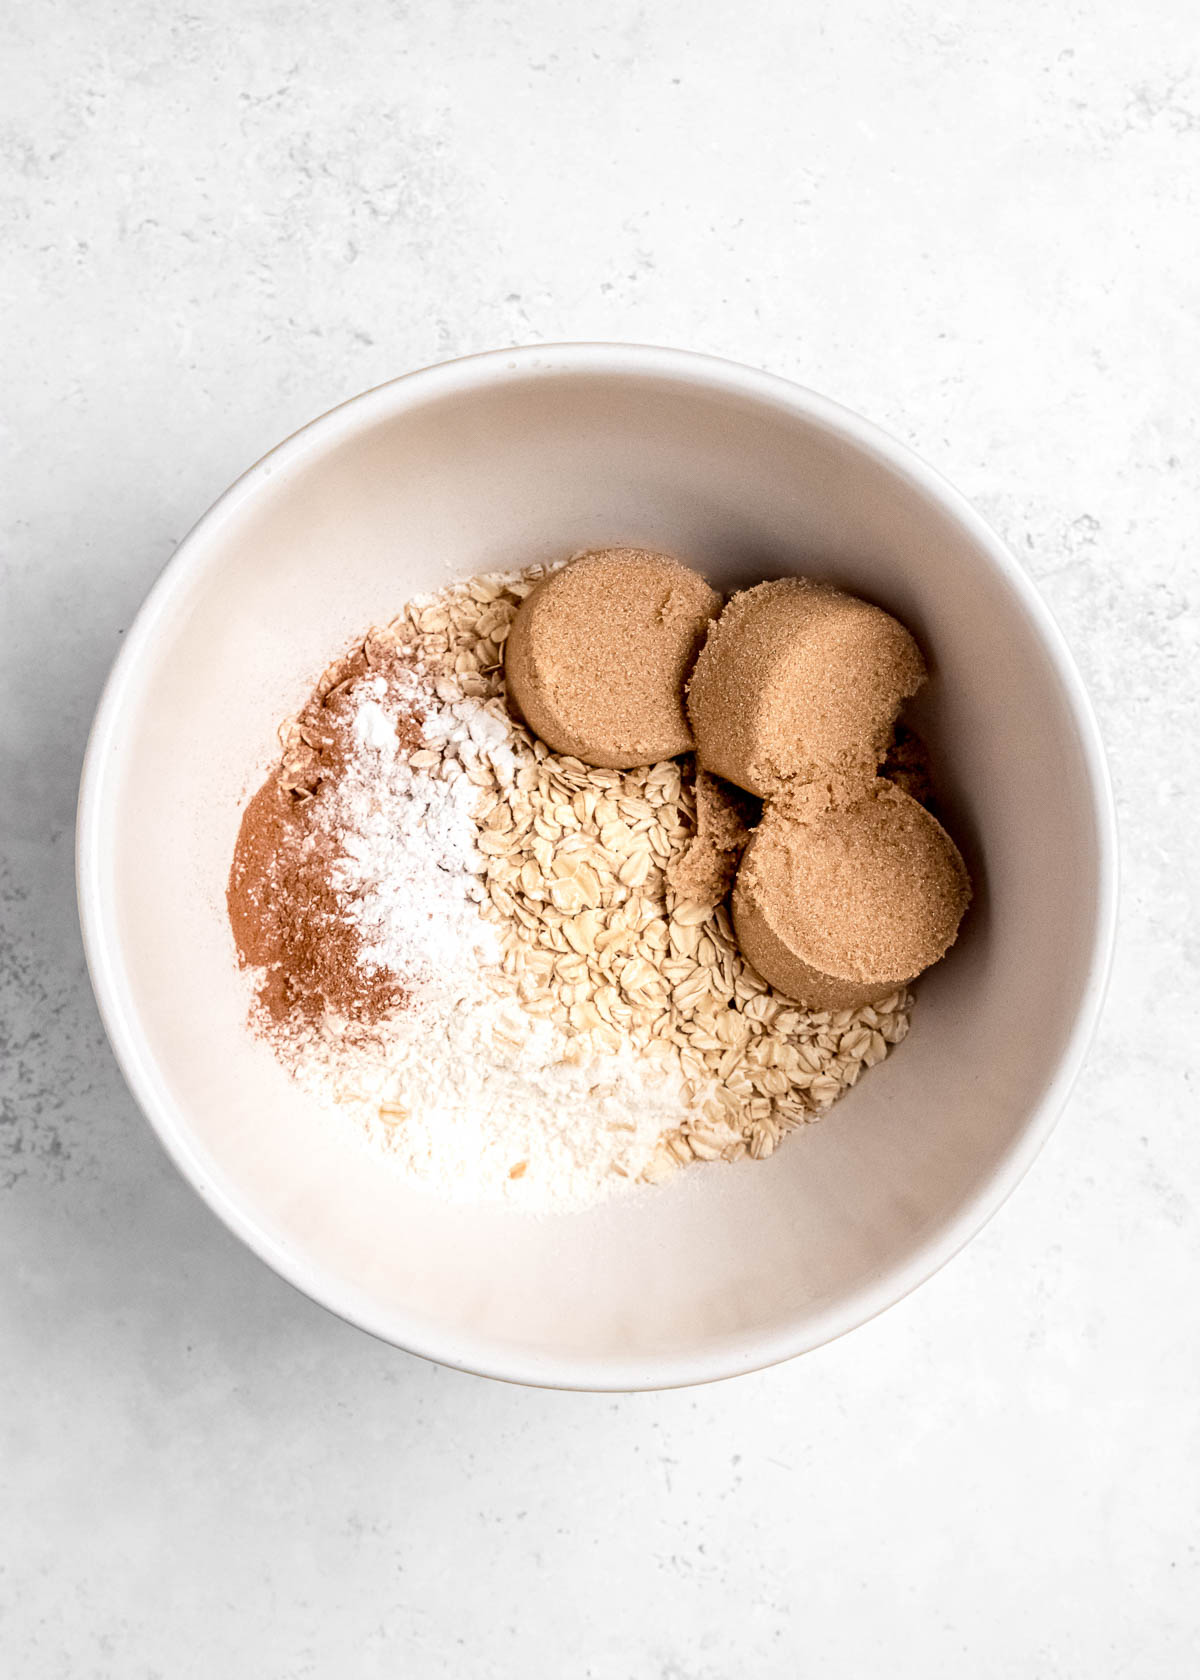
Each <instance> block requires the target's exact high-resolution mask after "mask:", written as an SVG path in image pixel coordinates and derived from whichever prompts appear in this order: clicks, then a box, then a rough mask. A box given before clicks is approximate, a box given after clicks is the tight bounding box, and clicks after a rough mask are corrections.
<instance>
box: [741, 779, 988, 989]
mask: <svg viewBox="0 0 1200 1680" xmlns="http://www.w3.org/2000/svg"><path fill="white" fill-rule="evenodd" d="M970 896H971V887H970V882H969V880H968V877H967V871H966V868H965V866H964V864H963V861H962V858H961V857H960V856H959V853H958V848H957V847H956V846H955V844H954V842H953V840H951V838H950V836H949V835H948V834H947V833H946V831H945V829H944V828H943V827H942V826H941V824H940V823H939V822H938V821H937V819H936V818H935V817H932V816H930V814H929V812H928V811H926V810H925V809H924V807H923V806H921V805H918V804H917V802H916V800H915V799H912V798H910V797H909V795H908V794H906V793H903V792H901V790H900V789H899V788H897V787H895V786H893V785H892V783H890V782H886V781H882V780H880V781H876V782H873V783H872V784H871V785H870V786H869V787H868V788H867V789H866V790H865V791H864V792H862V793H859V794H858V795H856V796H854V797H852V798H849V799H847V800H845V801H844V802H842V803H838V804H836V805H827V804H824V803H823V802H822V801H821V800H820V799H817V798H813V799H810V800H807V801H806V800H803V799H801V800H798V801H797V802H796V803H795V805H793V806H788V805H785V804H772V805H771V806H769V807H768V809H767V812H766V815H765V816H764V817H763V820H762V822H761V823H760V824H759V826H758V828H757V829H756V830H755V832H754V838H753V839H752V840H751V842H750V845H749V848H748V850H747V852H746V855H745V858H744V859H743V862H742V866H741V869H740V870H739V872H738V877H737V882H736V884H735V886H734V891H733V925H734V931H735V932H736V934H737V940H738V944H739V945H740V946H741V948H742V952H743V955H744V956H745V957H746V959H747V960H748V961H749V962H750V963H752V964H753V965H754V967H755V968H756V969H758V971H759V973H760V974H761V975H762V976H763V977H764V979H766V980H769V981H770V982H771V984H772V985H773V986H776V987H778V989H779V990H780V991H781V992H784V993H786V994H787V996H788V997H791V998H795V999H796V1001H797V1002H798V1003H802V1004H805V1005H806V1006H807V1007H808V1008H810V1009H830V1010H835V1009H856V1008H858V1007H859V1005H860V1004H864V1003H876V1002H878V1001H879V999H881V998H884V997H887V996H888V995H889V993H891V992H894V991H896V990H897V989H898V988H899V987H901V986H904V985H905V984H906V983H907V982H908V981H910V980H912V979H915V977H916V976H917V975H918V974H920V973H921V972H922V970H923V969H926V968H928V967H929V965H930V964H931V963H935V962H937V961H938V959H939V958H940V957H942V956H944V955H945V953H946V951H947V950H948V949H949V947H950V946H951V945H952V944H953V942H954V939H955V936H956V935H957V932H958V924H959V922H960V920H961V918H962V914H963V911H964V910H965V909H966V907H967V902H968V900H969V898H970Z"/></svg>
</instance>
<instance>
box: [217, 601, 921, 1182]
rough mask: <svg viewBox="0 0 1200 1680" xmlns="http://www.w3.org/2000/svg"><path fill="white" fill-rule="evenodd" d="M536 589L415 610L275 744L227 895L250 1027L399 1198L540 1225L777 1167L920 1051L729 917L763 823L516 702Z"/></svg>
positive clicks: (903, 999) (748, 809) (898, 1008)
mask: <svg viewBox="0 0 1200 1680" xmlns="http://www.w3.org/2000/svg"><path fill="white" fill-rule="evenodd" d="M546 571H547V568H533V569H529V570H526V571H525V572H522V573H520V574H515V575H512V574H510V575H505V576H501V575H492V576H487V577H481V578H474V579H471V580H470V581H469V582H466V583H462V584H457V585H454V586H452V587H450V588H448V589H446V590H443V591H441V592H440V593H438V594H437V595H434V596H427V597H422V598H419V599H417V600H414V601H413V602H411V603H410V604H409V606H408V607H407V608H406V609H405V612H404V614H403V615H402V616H401V617H400V618H398V619H397V620H396V621H395V622H394V623H393V624H391V625H389V626H387V627H386V628H383V629H377V630H372V631H371V632H370V634H369V635H368V636H367V638H366V640H365V641H364V643H363V644H362V645H361V646H360V647H359V648H356V649H355V650H354V651H353V652H352V653H351V654H350V655H349V656H348V657H347V658H345V659H343V660H341V661H339V662H337V663H336V664H335V665H334V666H332V667H330V669H329V670H328V671H327V672H326V673H325V675H324V676H323V677H322V679H321V681H320V682H319V683H318V685H317V688H316V691H315V693H314V695H313V698H312V700H311V701H310V702H309V704H308V705H307V706H306V707H305V708H304V710H303V711H302V712H301V713H300V714H299V716H298V717H297V718H295V719H292V720H290V721H289V722H288V724H287V725H285V727H284V729H283V731H282V732H281V734H282V739H283V748H284V751H283V757H282V762H281V764H280V766H279V767H278V769H277V770H276V771H275V772H273V773H272V775H271V776H270V777H269V778H268V780H267V782H266V783H265V784H264V786H263V787H262V788H261V789H260V790H259V792H258V793H257V794H256V795H255V797H254V799H253V800H252V801H251V803H250V805H249V807H248V808H247V811H246V813H245V816H244V819H243V823H242V829H241V833H240V836H239V841H238V846H237V852H236V855H235V858H234V864H233V869H232V872H231V875H230V882H229V907H230V917H231V923H232V926H233V930H234V934H235V938H236V941H237V946H238V951H239V956H240V959H241V962H242V964H243V966H244V967H245V968H246V970H247V973H248V975H249V978H250V980H251V982H252V984H253V985H254V987H255V999H254V1004H253V1009H252V1019H253V1023H254V1026H255V1029H256V1031H258V1032H259V1033H261V1034H262V1035H263V1036H264V1037H265V1038H266V1039H267V1040H269V1042H270V1043H271V1045H272V1046H273V1048H274V1049H275V1051H276V1053H277V1054H278V1055H279V1057H280V1058H281V1060H282V1061H283V1062H284V1063H285V1065H286V1066H287V1067H288V1068H289V1070H290V1071H291V1072H292V1073H293V1074H294V1076H295V1077H296V1078H297V1079H298V1080H299V1081H300V1082H301V1083H302V1084H304V1085H305V1086H306V1087H307V1088H309V1089H310V1090H311V1091H313V1092H314V1093H316V1094H317V1095H318V1096H320V1097H322V1098H323V1099H325V1100H326V1101H329V1102H331V1103H333V1104H336V1105H337V1106H338V1107H339V1108H340V1109H341V1110H342V1111H344V1113H345V1114H346V1115H347V1116H348V1117H350V1118H352V1119H353V1120H354V1121H356V1122H357V1123H358V1124H359V1126H360V1127H361V1128H362V1129H363V1131H364V1132H365V1133H366V1135H367V1136H368V1138H369V1139H370V1140H371V1142H372V1143H373V1144H374V1145H375V1146H376V1147H378V1148H379V1149H380V1150H381V1151H383V1152H386V1154H387V1155H388V1156H389V1157H390V1158H391V1159H392V1160H393V1162H394V1163H395V1165H396V1166H397V1167H398V1168H400V1169H402V1170H403V1171H404V1172H405V1173H406V1174H408V1175H410V1176H412V1177H413V1178H415V1179H417V1180H419V1181H421V1182H423V1183H424V1184H426V1185H427V1186H428V1187H429V1188H430V1189H432V1190H435V1191H436V1192H437V1193H439V1194H441V1195H447V1196H453V1197H457V1198H462V1199H469V1200H477V1199H495V1198H501V1197H503V1198H508V1199H514V1200H518V1201H520V1202H521V1203H522V1204H523V1205H525V1206H527V1207H529V1208H531V1209H538V1210H544V1209H557V1208H563V1207H570V1206H579V1205H583V1204H586V1203H589V1202H593V1201H596V1200H598V1199H600V1198H602V1197H603V1196H605V1195H607V1194H609V1193H611V1192H612V1190H614V1189H615V1188H619V1187H620V1186H621V1185H622V1183H625V1184H629V1183H632V1182H635V1181H644V1182H660V1181H662V1180H663V1179H665V1178H667V1177H669V1176H670V1175H671V1174H672V1173H674V1172H675V1171H677V1170H678V1169H679V1167H681V1166H683V1165H687V1164H689V1163H690V1162H693V1161H697V1160H699V1161H716V1160H724V1161H734V1160H737V1159H738V1158H739V1157H741V1156H744V1155H749V1156H751V1157H752V1158H755V1159H761V1158H763V1157H765V1156H768V1155H770V1154H771V1153H772V1152H773V1151H774V1149H775V1148H776V1146H777V1145H778V1143H779V1141H780V1139H781V1138H782V1137H783V1136H784V1134H785V1133H787V1132H788V1131H790V1130H792V1129H794V1128H795V1127H797V1126H800V1125H803V1124H804V1123H805V1122H807V1121H811V1120H814V1119H817V1118H819V1117H820V1115H821V1114H822V1113H823V1112H824V1111H825V1110H826V1109H827V1108H828V1107H829V1105H830V1104H831V1103H832V1102H833V1101H834V1100H835V1099H836V1098H837V1097H838V1096H840V1095H841V1094H842V1093H843V1092H844V1091H845V1090H846V1089H848V1088H849V1087H850V1086H852V1085H853V1084H854V1083H855V1081H856V1080H857V1079H858V1077H859V1075H860V1074H861V1072H862V1071H863V1069H864V1068H867V1067H871V1066H873V1065H874V1064H875V1063H877V1062H879V1061H881V1060H882V1059H883V1058H884V1056H886V1054H887V1052H888V1049H889V1047H890V1046H891V1045H893V1044H896V1043H898V1042H899V1041H900V1040H901V1039H902V1038H903V1037H904V1035H905V1033H906V1032H907V1029H908V1010H909V1004H910V999H909V996H908V994H907V993H906V992H905V991H903V990H898V991H897V992H896V993H895V994H894V995H892V996H890V997H887V998H883V999H881V1000H878V1001H876V1002H875V1003H874V1004H872V1005H867V1006H864V1007H861V1008H858V1009H855V1010H849V1009H847V1010H841V1011H836V1012H831V1011H813V1010H806V1009H803V1008H800V1007H799V1006H797V1005H796V1004H794V1003H792V1002H790V1001H788V1000H787V999H786V998H784V997H782V996H780V995H779V994H777V993H776V992H774V991H773V990H772V989H771V987H769V986H768V985H767V984H766V982H765V981H764V980H762V979H761V978H760V976H759V975H758V974H756V973H755V971H754V970H753V969H752V968H751V967H750V966H749V965H748V964H747V963H746V961H745V960H744V959H743V957H742V956H741V954H740V952H739V950H738V947H737V943H736V941H735V939H734V936H733V928H732V925H731V922H730V916H729V910H728V907H727V903H726V902H725V900H724V894H725V893H726V891H727V889H728V886H729V882H730V879H731V877H732V875H733V871H734V869H735V868H736V864H737V859H738V856H739V855H740V852H741V850H742V848H743V847H744V845H745V843H746V839H747V837H748V832H749V828H750V826H751V825H752V823H753V821H754V818H755V815H756V812H755V809H754V801H753V800H751V799H748V798H744V797H743V796H741V795H740V794H738V793H737V791H736V790H733V789H729V788H727V787H725V786H724V784H722V783H719V782H717V781H715V780H714V779H713V778H710V777H706V776H704V775H700V776H697V775H696V772H695V769H694V766H693V763H692V760H691V759H690V758H689V759H683V760H667V761H664V762H662V763H658V764H654V765H651V766H649V767H648V768H638V769H627V770H619V769H600V768H596V767H594V766H589V765H585V764H583V763H582V762H581V761H580V760H578V759H576V758H573V757H570V756H566V755H562V754H558V753H555V752H553V751H551V750H550V749H549V748H548V747H547V746H546V744H545V743H544V742H543V741H541V740H538V739H535V738H534V737H533V736H532V735H531V734H530V733H529V732H528V730H527V729H526V728H525V727H524V726H523V725H522V724H521V723H519V722H517V721H516V720H515V718H514V717H513V715H512V713H511V711H510V709H509V706H508V705H507V704H506V696H505V684H504V675H503V650H504V643H505V640H506V638H507V635H508V632H509V628H510V626H511V624H512V621H513V618H514V616H515V614H516V611H517V608H518V606H519V604H520V602H521V601H522V600H523V599H524V597H525V596H526V595H527V594H528V593H529V592H530V590H531V589H532V588H533V587H534V585H535V584H536V583H537V582H538V581H539V580H540V579H542V578H543V577H544V576H545V575H546Z"/></svg>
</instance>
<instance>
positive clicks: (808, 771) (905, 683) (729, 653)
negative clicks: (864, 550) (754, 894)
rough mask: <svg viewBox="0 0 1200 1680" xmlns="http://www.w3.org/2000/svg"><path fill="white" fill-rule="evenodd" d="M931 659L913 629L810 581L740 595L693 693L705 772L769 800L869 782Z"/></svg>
mask: <svg viewBox="0 0 1200 1680" xmlns="http://www.w3.org/2000/svg"><path fill="white" fill-rule="evenodd" d="M924 680H925V662H924V660H923V659H922V658H921V653H920V650H919V649H918V647H917V644H916V643H915V642H914V641H913V639H912V637H911V636H910V635H909V633H908V631H907V630H906V629H905V628H904V626H903V625H902V624H900V623H898V622H897V620H896V619H894V618H893V617H892V616H891V614H890V613H886V612H884V611H883V610H882V608H880V607H876V606H872V604H871V603H870V602H869V601H861V600H859V599H858V598H857V597H856V596H853V595H847V594H844V593H843V591H841V590H840V589H835V588H833V587H832V586H831V585H829V584H824V583H817V582H814V581H813V580H812V579H809V578H780V579H779V580H778V581H776V582H773V583H760V584H758V585H757V586H756V587H755V588H753V589H747V590H744V591H743V592H742V593H740V594H738V595H735V596H734V597H733V598H732V600H731V601H730V602H729V603H728V605H727V606H726V608H725V610H724V612H723V613H722V614H721V616H720V618H719V619H718V620H717V622H716V624H715V625H714V626H713V629H712V631H711V633H710V634H709V637H708V639H707V641H706V642H705V644H704V648H703V650H702V651H701V653H700V656H699V659H698V660H697V662H696V668H695V671H694V672H693V674H692V678H691V683H690V685H689V689H688V716H689V719H690V722H691V726H692V732H693V734H694V735H695V738H696V752H697V757H698V760H699V763H700V765H701V767H702V768H703V769H705V770H708V771H710V772H712V774H714V775H717V776H723V777H725V779H726V780H727V781H730V782H734V783H736V784H737V786H738V787H742V788H746V789H747V790H748V791H749V792H750V793H754V794H757V795H758V796H759V798H762V799H766V798H769V797H770V796H771V795H772V794H775V793H779V792H781V791H782V790H784V789H786V788H787V787H789V786H794V785H796V784H804V783H809V782H815V781H817V780H820V779H828V778H830V777H839V778H844V779H846V780H848V781H850V782H855V783H863V782H865V781H867V780H869V779H870V777H872V776H873V775H874V773H875V769H876V766H877V765H878V764H879V762H880V760H881V759H882V758H883V756H884V754H885V753H886V752H887V750H888V746H889V744H890V742H891V739H892V726H893V725H894V723H895V721H896V715H897V713H898V711H899V709H900V706H901V704H902V702H903V701H904V700H906V699H907V698H908V697H909V696H910V695H913V694H915V693H916V692H917V690H918V689H919V688H920V686H921V684H922V682H923V681H924Z"/></svg>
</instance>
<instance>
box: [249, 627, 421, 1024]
mask: <svg viewBox="0 0 1200 1680" xmlns="http://www.w3.org/2000/svg"><path fill="white" fill-rule="evenodd" d="M407 669H408V667H407V666H405V664H404V662H403V660H402V658H401V656H400V654H399V653H398V652H397V650H396V649H395V648H394V647H393V646H392V645H391V644H389V643H387V642H385V641H383V640H381V639H380V638H378V637H375V636H369V637H368V638H367V639H366V641H365V642H364V643H362V644H361V645H360V646H359V647H356V648H355V649H354V650H353V651H352V652H351V653H350V654H348V655H347V656H346V657H345V658H344V659H341V660H339V661H337V662H336V663H335V664H334V665H332V666H330V668H329V669H328V670H327V671H326V672H325V673H324V675H323V676H322V677H321V680H320V681H319V682H318V684H317V686H316V689H315V690H314V692H313V695H312V697H311V698H310V700H309V701H308V703H307V704H306V705H305V707H304V709H303V710H302V711H301V712H300V713H299V715H298V716H297V717H296V718H294V719H293V720H292V721H291V722H290V723H289V724H288V725H286V726H285V729H284V731H283V732H282V734H283V745H284V751H283V757H282V760H281V762H280V764H279V766H278V767H277V768H276V769H275V770H273V771H272V772H271V774H270V775H269V776H268V777H267V779H266V781H265V782H264V783H263V785H262V786H261V787H260V788H259V790H258V792H257V793H256V794H255V795H254V797H253V799H252V800H251V801H250V803H249V805H248V806H247V807H246V810H245V812H244V814H243V816H242V823H241V828H240V830H239V832H238V839H237V846H236V848H235V850H234V856H233V865H232V868H231V869H230V872H229V883H228V888H227V892H226V898H227V902H228V906H229V921H230V926H231V927H232V929H233V936H234V940H235V942H236V945H237V952H238V960H239V962H240V964H241V966H242V967H243V968H257V969H261V970H262V971H263V977H262V979H261V981H260V983H259V986H258V992H257V996H258V1002H259V1004H260V1005H261V1007H262V1009H263V1010H264V1011H265V1012H266V1015H267V1016H268V1018H269V1019H270V1021H271V1022H272V1023H274V1024H275V1025H277V1026H284V1025H286V1024H288V1023H293V1024H300V1023H303V1022H315V1021H318V1020H320V1019H321V1018H322V1017H323V1016H324V1015H326V1014H331V1015H335V1016H338V1017H340V1018H341V1019H342V1020H344V1021H347V1022H350V1023H353V1024H354V1025H356V1026H360V1027H370V1026H373V1025H374V1024H375V1023H376V1022H378V1021H380V1020H382V1019H383V1017H384V1016H386V1015H388V1014H390V1013H392V1012H393V1011H394V1010H395V1009H397V1008H400V1007H402V1006H403V1004H404V1003H405V1001H406V993H405V990H404V987H403V985H402V984H401V981H400V978H399V977H398V976H397V975H395V974H393V973H392V972H391V971H390V970H388V969H386V968H380V967H378V966H364V965H363V964H362V963H361V961H360V955H361V948H362V940H361V935H360V932H359V930H358V928H357V927H356V926H355V925H354V923H353V922H352V921H351V920H350V919H349V918H348V917H347V915H346V914H345V907H344V905H343V903H342V902H341V900H340V898H339V895H338V892H337V890H336V888H335V887H334V886H333V885H332V884H331V873H332V870H333V865H334V864H335V862H336V859H337V858H338V856H339V855H340V853H341V852H342V850H343V845H342V841H343V839H344V836H342V835H341V834H340V833H339V830H338V825H337V823H336V821H335V820H331V814H332V812H333V810H334V808H335V801H336V793H337V788H338V784H339V781H340V779H341V777H342V776H343V774H344V773H345V769H346V764H347V762H348V759H349V757H350V755H351V753H352V752H353V746H354V743H353V718H354V709H355V707H354V694H355V689H356V687H357V685H358V684H359V683H360V682H361V680H362V679H363V678H365V677H368V676H370V677H382V678H383V679H384V680H385V681H386V682H387V683H388V688H389V698H390V700H391V705H390V708H389V709H390V710H391V711H392V712H393V713H394V715H395V717H396V733H397V737H398V739H399V742H400V745H401V747H403V748H416V747H419V746H420V744H421V739H422V736H421V721H422V713H421V711H420V709H419V707H417V706H415V705H414V704H413V703H412V701H411V699H407V700H405V699H401V698H400V694H401V690H402V685H401V682H400V679H401V677H402V676H403V674H404V673H405V672H406V671H407Z"/></svg>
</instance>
